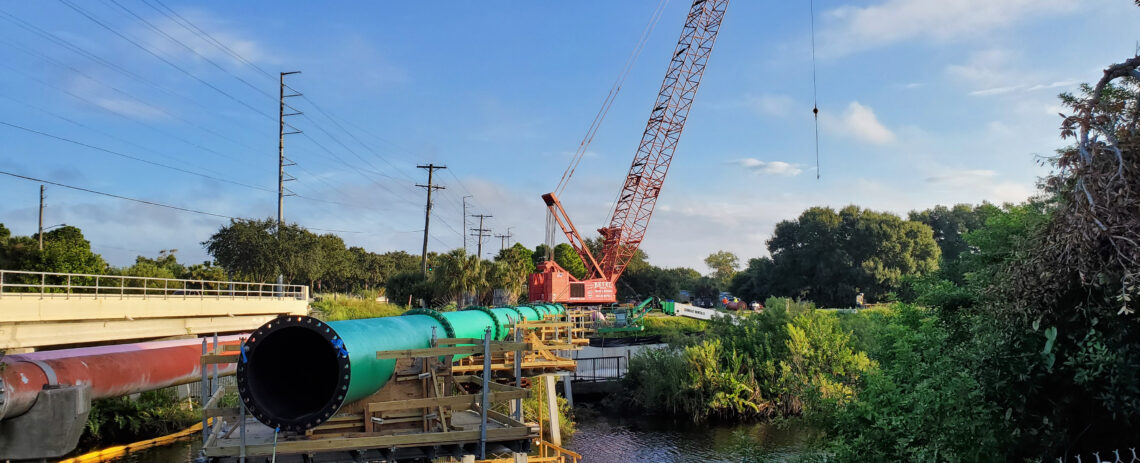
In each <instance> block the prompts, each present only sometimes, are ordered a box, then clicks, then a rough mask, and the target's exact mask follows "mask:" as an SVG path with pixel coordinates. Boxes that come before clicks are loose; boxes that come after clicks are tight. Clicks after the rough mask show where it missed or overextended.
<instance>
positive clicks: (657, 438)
mask: <svg viewBox="0 0 1140 463" xmlns="http://www.w3.org/2000/svg"><path fill="white" fill-rule="evenodd" d="M806 432H807V431H806V430H805V429H804V428H803V427H800V426H795V425H793V426H788V427H784V428H780V427H777V426H773V425H770V424H766V423H760V424H750V425H735V426H725V425H710V424H700V425H697V424H692V423H689V422H687V421H682V420H670V419H665V418H657V417H652V418H651V417H645V416H633V417H615V416H600V415H597V414H592V413H589V412H588V411H587V412H584V413H582V414H581V415H580V416H579V421H578V432H577V433H575V434H574V437H573V438H571V439H569V440H567V442H566V448H569V449H570V450H573V451H575V452H578V453H581V454H582V456H583V457H584V458H583V460H584V463H608V462H643V461H644V462H694V461H702V462H716V463H735V462H739V461H741V459H742V457H743V455H741V454H740V453H738V450H737V447H738V443H739V439H740V438H745V439H752V440H753V441H754V442H758V443H759V446H760V448H761V449H762V450H763V451H764V452H765V456H766V457H768V459H770V461H785V460H789V461H790V460H792V459H793V458H794V457H796V456H798V455H799V454H800V451H801V449H802V448H803V446H804V442H805V440H806V438H807V436H806ZM738 436H740V437H738ZM200 448H201V441H200V440H199V439H193V440H192V441H183V442H179V443H176V444H173V445H170V446H166V447H161V448H155V449H149V450H144V451H142V452H138V453H133V454H131V455H129V456H127V457H126V458H124V459H122V460H117V461H119V462H124V463H172V462H179V463H189V462H192V461H194V458H195V457H196V456H197V454H198V450H199V449H200Z"/></svg>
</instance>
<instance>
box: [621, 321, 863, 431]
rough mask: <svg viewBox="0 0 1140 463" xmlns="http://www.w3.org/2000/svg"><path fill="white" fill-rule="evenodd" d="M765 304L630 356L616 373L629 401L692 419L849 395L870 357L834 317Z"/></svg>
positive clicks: (776, 410) (749, 414)
mask: <svg viewBox="0 0 1140 463" xmlns="http://www.w3.org/2000/svg"><path fill="white" fill-rule="evenodd" d="M769 303H770V305H771V306H772V307H773V308H771V309H769V310H767V311H765V312H764V313H761V314H757V315H754V316H751V317H745V318H744V319H741V320H739V321H736V322H734V321H732V320H730V319H729V318H727V317H722V318H717V319H715V320H713V321H712V322H710V323H709V324H708V326H707V328H706V330H705V331H703V332H701V333H699V334H698V335H696V336H695V337H691V338H677V339H675V340H674V341H673V342H672V344H671V347H670V348H668V349H661V350H646V351H642V352H641V353H639V354H638V355H636V356H634V357H633V359H631V360H630V367H629V372H628V374H627V376H626V378H625V380H624V384H625V387H626V388H627V390H628V391H629V394H628V396H629V401H630V403H631V404H632V405H634V406H637V407H640V408H643V409H646V410H648V411H652V412H657V413H669V414H675V415H685V416H689V417H691V418H692V419H694V420H697V421H700V420H704V419H708V418H718V419H742V418H744V419H746V418H754V417H761V416H771V415H775V414H788V413H796V412H798V411H799V407H800V404H801V403H803V402H804V401H805V399H808V398H814V397H823V398H835V397H839V398H844V399H848V398H850V397H852V396H853V394H854V388H855V387H856V385H857V384H858V381H859V380H860V377H861V375H862V374H864V373H865V372H866V371H867V370H868V369H869V368H870V367H871V362H870V361H869V360H868V359H867V356H866V354H864V353H861V352H855V351H854V350H853V349H852V348H851V347H850V346H849V342H850V339H849V335H848V334H846V333H844V332H842V331H841V330H840V329H839V325H838V322H837V321H836V320H835V319H834V316H833V315H831V314H823V313H820V312H816V311H815V310H814V309H813V308H812V307H811V306H810V305H802V304H795V305H793V304H792V302H791V301H783V300H776V299H772V300H769Z"/></svg>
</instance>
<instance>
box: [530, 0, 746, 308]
mask: <svg viewBox="0 0 1140 463" xmlns="http://www.w3.org/2000/svg"><path fill="white" fill-rule="evenodd" d="M727 7H728V0H695V1H694V2H693V4H692V6H691V7H690V8H689V15H688V17H687V18H686V19H685V26H684V28H683V29H682V30H681V38H680V39H679V40H678V41H677V48H676V49H675V51H674V52H673V58H672V59H671V60H670V62H669V68H668V69H667V70H666V72H665V80H664V82H662V84H661V90H660V91H659V92H658V93H657V101H656V102H655V103H654V104H653V109H652V111H650V113H649V122H648V123H647V124H646V126H645V132H644V133H643V134H642V136H641V143H640V144H639V145H638V147H637V154H636V155H634V157H633V164H632V165H631V166H630V168H629V173H628V174H626V178H625V183H624V184H623V185H622V190H621V194H620V195H619V196H618V199H617V203H616V204H615V206H614V212H613V217H612V218H611V219H610V223H609V224H608V225H607V226H605V227H602V228H599V229H598V233H600V234H601V236H602V253H601V256H598V257H597V258H596V257H595V256H594V255H593V254H592V253H591V252H590V249H589V247H588V246H586V242H585V240H584V239H583V238H582V235H581V234H580V233H579V232H578V228H577V227H575V226H574V223H573V222H572V221H571V220H570V217H569V216H568V215H567V214H566V210H565V209H563V208H562V203H561V202H560V201H559V200H558V197H557V196H555V194H554V193H547V194H545V195H542V199H543V200H544V201H545V202H546V207H547V208H548V209H549V210H550V214H551V215H552V216H553V217H554V219H555V221H557V222H558V226H559V227H560V228H562V232H563V233H564V234H565V235H566V238H567V239H568V240H569V241H570V245H571V246H572V247H573V248H574V250H575V251H577V252H578V255H579V256H581V258H582V262H583V263H584V264H585V265H586V269H587V271H588V274H587V275H586V277H585V278H584V279H582V280H578V279H577V278H574V276H573V275H570V273H569V272H567V271H566V270H565V269H563V268H562V267H560V266H559V265H558V264H556V263H554V261H553V260H548V261H547V262H544V263H543V264H542V265H540V266H539V268H538V269H537V272H536V273H534V274H532V275H531V276H530V279H529V281H528V287H529V292H530V294H529V295H530V300H531V301H550V302H561V303H570V304H600V303H612V302H616V301H617V290H616V287H615V284H616V282H617V279H618V277H620V276H621V274H622V272H624V271H625V267H626V265H628V264H629V261H630V259H632V258H633V256H634V255H635V254H636V253H637V249H638V247H640V246H641V240H642V239H643V238H644V237H645V231H646V229H647V228H648V227H649V219H650V217H652V216H653V208H654V206H655V205H656V204H657V196H658V195H659V194H660V193H661V186H662V185H663V184H664V182H665V175H666V174H668V173H669V163H670V161H672V160H673V153H674V152H675V151H676V149H677V141H678V140H679V139H680V137H681V131H682V130H683V129H684V128H685V120H686V119H687V118H688V116H689V109H691V108H692V106H693V98H694V97H695V96H696V93H697V88H698V87H699V86H700V83H701V76H703V75H704V72H705V66H706V65H707V63H708V59H709V54H710V53H711V52H712V48H713V44H714V43H715V42H716V37H717V33H718V32H719V31H720V25H721V21H722V20H723V19H724V12H725V9H726V8H727Z"/></svg>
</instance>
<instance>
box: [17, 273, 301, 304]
mask: <svg viewBox="0 0 1140 463" xmlns="http://www.w3.org/2000/svg"><path fill="white" fill-rule="evenodd" d="M28 296H38V297H40V298H54V297H59V298H71V297H119V298H126V297H132V298H133V297H139V298H160V299H194V298H199V299H207V298H210V299H223V298H225V299H243V298H244V299H256V298H274V299H299V300H308V299H309V287H308V286H305V285H279V284H276V283H247V282H243V281H212V280H179V279H174V278H151V277H135V276H122V275H89V274H82V273H55V272H26V271H22V270H0V298H3V297H28Z"/></svg>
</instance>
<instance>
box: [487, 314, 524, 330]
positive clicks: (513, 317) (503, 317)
mask: <svg viewBox="0 0 1140 463" xmlns="http://www.w3.org/2000/svg"><path fill="white" fill-rule="evenodd" d="M491 312H494V313H495V315H496V316H497V317H499V322H500V323H502V324H503V327H504V328H506V329H508V330H509V329H510V326H511V325H514V324H515V323H518V322H519V321H522V320H523V316H522V312H520V311H519V309H518V308H515V307H495V308H493V309H491ZM508 334H509V333H508Z"/></svg>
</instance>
